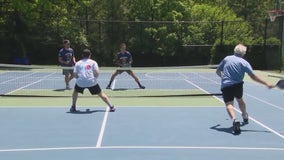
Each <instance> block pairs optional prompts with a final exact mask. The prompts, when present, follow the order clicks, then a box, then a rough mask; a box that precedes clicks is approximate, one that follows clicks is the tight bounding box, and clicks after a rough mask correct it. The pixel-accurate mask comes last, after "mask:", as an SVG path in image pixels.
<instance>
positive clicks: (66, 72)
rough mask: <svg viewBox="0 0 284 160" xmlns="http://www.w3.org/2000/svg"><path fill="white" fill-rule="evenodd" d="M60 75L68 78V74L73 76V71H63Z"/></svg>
mask: <svg viewBox="0 0 284 160" xmlns="http://www.w3.org/2000/svg"><path fill="white" fill-rule="evenodd" d="M62 74H63V75H65V76H69V75H70V74H71V75H72V74H73V69H63V70H62Z"/></svg>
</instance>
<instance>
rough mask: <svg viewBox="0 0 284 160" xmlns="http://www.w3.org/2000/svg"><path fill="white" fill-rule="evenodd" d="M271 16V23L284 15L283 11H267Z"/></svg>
mask: <svg viewBox="0 0 284 160" xmlns="http://www.w3.org/2000/svg"><path fill="white" fill-rule="evenodd" d="M267 12H268V15H269V19H270V21H271V22H274V21H275V19H276V17H279V16H282V15H283V10H270V11H267Z"/></svg>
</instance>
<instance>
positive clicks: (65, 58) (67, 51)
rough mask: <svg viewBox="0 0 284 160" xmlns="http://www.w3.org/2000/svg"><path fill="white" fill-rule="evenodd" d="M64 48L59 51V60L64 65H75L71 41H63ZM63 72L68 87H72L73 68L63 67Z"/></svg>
mask: <svg viewBox="0 0 284 160" xmlns="http://www.w3.org/2000/svg"><path fill="white" fill-rule="evenodd" d="M63 46H64V47H63V48H61V49H60V51H59V53H58V61H59V63H60V65H61V66H62V67H73V66H74V65H75V63H76V59H75V56H74V51H73V49H72V48H70V41H69V40H64V41H63ZM62 74H63V75H64V76H65V77H64V80H65V84H66V89H71V88H70V85H69V82H70V81H71V80H72V79H73V68H70V69H63V71H62Z"/></svg>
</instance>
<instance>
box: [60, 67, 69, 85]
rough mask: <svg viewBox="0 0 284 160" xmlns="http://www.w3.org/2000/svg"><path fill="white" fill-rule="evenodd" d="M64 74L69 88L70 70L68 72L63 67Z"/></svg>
mask: <svg viewBox="0 0 284 160" xmlns="http://www.w3.org/2000/svg"><path fill="white" fill-rule="evenodd" d="M62 74H63V75H64V82H65V85H66V89H69V88H70V87H69V72H68V70H66V69H63V70H62Z"/></svg>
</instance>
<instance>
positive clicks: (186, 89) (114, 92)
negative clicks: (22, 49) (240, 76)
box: [0, 64, 221, 98]
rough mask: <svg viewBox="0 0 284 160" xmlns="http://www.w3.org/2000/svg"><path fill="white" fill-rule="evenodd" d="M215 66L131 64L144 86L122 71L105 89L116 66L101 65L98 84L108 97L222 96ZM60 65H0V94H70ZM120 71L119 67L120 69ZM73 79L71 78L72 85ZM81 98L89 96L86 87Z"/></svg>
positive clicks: (22, 95) (54, 95)
mask: <svg viewBox="0 0 284 160" xmlns="http://www.w3.org/2000/svg"><path fill="white" fill-rule="evenodd" d="M216 67H217V66H216V65H206V66H179V67H132V68H131V70H133V72H134V73H135V74H136V76H137V77H138V78H139V80H140V82H141V84H142V85H144V86H145V87H146V89H140V88H139V87H138V85H137V83H136V82H135V81H134V79H133V78H132V77H131V76H129V75H128V74H127V72H123V73H121V74H120V75H118V76H117V77H116V78H115V80H114V81H113V83H112V85H111V89H106V86H107V85H108V83H109V80H110V77H111V74H112V73H113V72H114V71H115V70H116V69H119V68H115V67H100V75H99V78H98V83H99V85H100V87H101V88H102V89H103V91H104V92H105V93H106V94H107V95H108V96H109V97H117V98H123V97H126V98H128V97H129V98H131V97H149V98H150V97H182V96H221V92H220V78H219V77H218V76H217V75H216V73H215V71H216ZM62 69H72V68H62V67H59V66H40V65H10V64H0V88H1V90H0V96H7V97H71V96H72V92H73V90H72V89H66V85H65V81H64V75H63V74H62ZM120 70H121V68H120ZM75 83H76V79H72V80H71V81H70V87H71V88H74V86H75ZM81 96H82V97H91V95H90V93H89V91H88V90H85V91H84V94H83V95H81Z"/></svg>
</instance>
